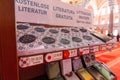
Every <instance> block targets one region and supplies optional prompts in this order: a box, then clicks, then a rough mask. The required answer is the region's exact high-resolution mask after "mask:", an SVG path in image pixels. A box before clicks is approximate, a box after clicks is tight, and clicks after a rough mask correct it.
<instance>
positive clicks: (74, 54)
mask: <svg viewBox="0 0 120 80" xmlns="http://www.w3.org/2000/svg"><path fill="white" fill-rule="evenodd" d="M69 53H70V55H69V57H75V56H77V49H73V50H69Z"/></svg>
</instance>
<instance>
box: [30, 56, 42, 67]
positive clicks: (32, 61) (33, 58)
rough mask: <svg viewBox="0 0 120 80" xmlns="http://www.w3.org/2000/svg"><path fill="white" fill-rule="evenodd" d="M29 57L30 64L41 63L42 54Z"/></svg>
mask: <svg viewBox="0 0 120 80" xmlns="http://www.w3.org/2000/svg"><path fill="white" fill-rule="evenodd" d="M29 59H30V66H32V65H37V64H42V63H43V55H36V56H31V57H29Z"/></svg>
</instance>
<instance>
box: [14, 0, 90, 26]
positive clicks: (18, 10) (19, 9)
mask: <svg viewBox="0 0 120 80" xmlns="http://www.w3.org/2000/svg"><path fill="white" fill-rule="evenodd" d="M15 14H16V22H28V23H38V24H49V25H58V26H77V27H91V26H92V14H91V12H90V11H88V10H85V9H82V8H80V6H76V5H70V4H66V3H63V2H60V1H57V0H15Z"/></svg>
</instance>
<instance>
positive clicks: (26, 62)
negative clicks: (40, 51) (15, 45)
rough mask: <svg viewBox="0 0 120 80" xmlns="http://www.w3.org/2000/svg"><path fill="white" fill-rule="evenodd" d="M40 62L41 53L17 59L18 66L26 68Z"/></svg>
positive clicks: (41, 60)
mask: <svg viewBox="0 0 120 80" xmlns="http://www.w3.org/2000/svg"><path fill="white" fill-rule="evenodd" d="M42 63H44V61H43V55H36V56H30V57H20V59H19V66H20V67H21V68H26V67H29V66H34V65H37V64H42Z"/></svg>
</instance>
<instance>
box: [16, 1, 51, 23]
mask: <svg viewBox="0 0 120 80" xmlns="http://www.w3.org/2000/svg"><path fill="white" fill-rule="evenodd" d="M15 4H16V5H15V14H16V21H17V22H29V23H42V24H46V23H47V24H49V21H50V17H51V10H50V9H51V6H50V5H51V0H40V1H39V0H15Z"/></svg>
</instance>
